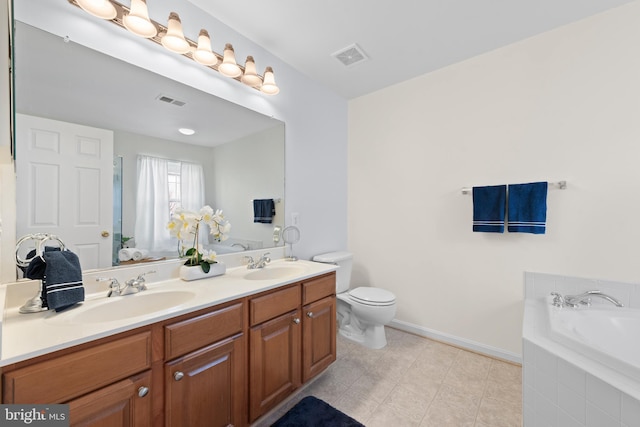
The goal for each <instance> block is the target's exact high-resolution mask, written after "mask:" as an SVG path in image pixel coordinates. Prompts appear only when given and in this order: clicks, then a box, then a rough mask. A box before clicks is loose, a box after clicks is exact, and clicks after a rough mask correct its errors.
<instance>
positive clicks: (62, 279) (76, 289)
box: [42, 251, 84, 311]
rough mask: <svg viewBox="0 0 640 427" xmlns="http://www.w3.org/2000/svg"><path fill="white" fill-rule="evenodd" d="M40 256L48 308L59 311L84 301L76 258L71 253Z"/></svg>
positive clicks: (78, 264)
mask: <svg viewBox="0 0 640 427" xmlns="http://www.w3.org/2000/svg"><path fill="white" fill-rule="evenodd" d="M42 256H43V257H44V261H45V263H46V267H45V279H44V282H43V284H44V289H45V292H46V297H47V305H48V307H49V308H52V309H54V310H55V311H61V310H64V309H65V308H67V307H70V306H72V305H74V304H76V303H78V302H82V301H84V287H83V286H82V269H81V268H80V260H79V259H78V256H77V255H76V254H74V253H73V252H71V251H50V252H47V251H45V253H44V254H43V255H42Z"/></svg>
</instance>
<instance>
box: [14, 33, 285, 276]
mask: <svg viewBox="0 0 640 427" xmlns="http://www.w3.org/2000/svg"><path fill="white" fill-rule="evenodd" d="M14 47H15V59H16V66H15V79H16V80H15V94H16V113H17V114H19V115H27V116H36V117H41V118H47V119H52V120H56V121H61V122H66V123H73V124H79V125H85V126H90V127H95V128H101V129H107V130H111V131H113V136H114V142H113V146H114V155H115V156H116V157H120V158H121V160H118V159H115V160H116V163H118V162H121V164H122V166H121V169H120V170H118V175H116V176H117V177H118V178H121V190H122V195H121V199H116V201H115V205H116V207H117V204H118V203H120V202H121V203H122V206H121V211H122V220H121V223H120V224H118V223H117V221H115V222H114V228H112V229H110V230H108V231H109V232H110V233H114V232H115V233H116V235H117V232H116V231H114V230H116V229H117V228H119V227H121V229H122V232H121V234H122V236H124V237H134V241H135V236H134V235H133V234H134V232H133V230H134V218H135V203H136V200H135V197H136V196H135V194H136V188H135V186H136V181H137V176H136V175H137V173H136V162H137V155H140V154H142V155H149V156H153V157H157V158H163V159H167V160H173V161H181V162H199V163H201V164H202V165H203V167H204V170H205V175H206V178H205V182H206V185H205V202H206V204H209V205H210V206H212V207H213V208H215V209H222V210H223V212H224V214H225V216H226V217H227V219H228V220H229V221H230V222H231V224H232V230H231V233H230V239H229V240H228V241H227V242H225V244H226V245H227V247H228V248H225V249H222V250H218V251H217V252H218V253H224V252H225V251H226V250H227V249H228V250H229V251H234V252H235V251H239V250H245V249H260V248H267V247H273V246H275V245H276V243H274V240H275V239H274V227H277V226H280V227H282V226H283V225H284V123H283V122H281V121H278V120H275V119H273V118H271V117H267V116H265V115H262V114H259V113H257V112H255V111H251V110H249V109H246V108H244V107H241V106H238V105H236V104H233V103H230V102H228V101H225V100H222V99H219V98H216V97H215V96H212V95H210V94H207V93H204V92H202V91H200V90H197V89H194V88H192V87H189V86H186V85H183V84H181V83H177V82H175V81H173V80H170V79H167V78H164V77H162V76H159V75H157V74H154V73H151V72H149V71H147V70H143V69H141V68H138V67H135V66H133V65H131V64H128V63H125V62H123V61H120V60H118V59H116V58H113V57H110V56H108V55H104V54H102V53H100V52H96V51H94V50H91V49H88V48H86V47H84V46H81V45H78V44H75V43H73V41H69V40H65V39H63V38H61V37H58V36H54V35H51V34H49V33H47V32H44V31H42V30H40V29H38V28H34V27H32V26H29V25H26V24H24V23H21V22H18V21H17V22H16V26H15V39H14ZM181 127H186V128H192V129H194V130H195V131H196V133H195V134H194V135H191V136H185V135H181V134H180V133H179V132H178V128H181ZM24 139H26V138H24V137H23V138H20V136H17V138H16V145H17V149H16V154H17V156H20V152H21V150H20V148H21V147H22V146H21V144H26V143H27V141H25V140H24ZM252 144H253V145H252ZM20 160H21V159H17V163H16V164H17V166H18V170H17V173H18V180H20V178H21V176H23V174H25V173H29V172H28V171H27V170H24V169H28V168H24V167H23V168H22V170H21V168H20V167H19V165H20ZM116 169H117V168H116ZM120 172H121V176H120V175H119V173H120ZM19 188H20V187H19ZM114 188H115V187H114ZM26 193H27V191H25V192H21V191H18V194H17V198H18V203H17V204H18V207H19V208H18V209H19V211H18V217H20V216H21V215H22V216H24V215H25V214H26V213H24V212H20V206H21V205H22V206H24V203H22V202H23V201H24V200H25V199H29V198H33V197H34V196H33V195H32V194H26ZM117 193H118V191H114V194H117ZM68 197H73V196H68ZM264 198H273V199H274V200H276V201H277V203H276V215H275V216H274V218H273V223H272V224H261V223H254V222H253V210H252V208H253V206H252V201H253V199H264ZM27 203H29V202H27ZM113 207H114V206H111V205H110V206H106V207H104V208H101V209H113ZM116 216H117V215H116ZM18 222H19V224H18V230H17V235H18V237H20V236H21V235H24V234H26V233H29V232H47V230H34V231H30V228H29V227H24V226H21V225H20V220H19V221H18ZM60 237H61V238H62V239H63V240H64V236H62V235H61V236H60ZM234 243H236V244H234ZM117 244H118V243H116V244H115V245H114V247H116V245H117ZM280 244H282V243H280ZM231 247H233V249H230V248H231ZM162 256H165V257H171V256H177V250H176V251H175V253H173V252H171V253H166V254H162ZM104 267H108V265H91V264H89V265H85V264H83V268H84V269H91V268H104Z"/></svg>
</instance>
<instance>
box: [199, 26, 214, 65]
mask: <svg viewBox="0 0 640 427" xmlns="http://www.w3.org/2000/svg"><path fill="white" fill-rule="evenodd" d="M193 59H194V60H195V61H196V62H198V63H200V64H202V65H216V64H217V63H218V57H217V56H216V54H215V53H213V52H212V51H211V38H210V37H209V32H208V31H207V30H205V29H202V30H200V34H199V35H198V47H197V48H196V50H195V52H193Z"/></svg>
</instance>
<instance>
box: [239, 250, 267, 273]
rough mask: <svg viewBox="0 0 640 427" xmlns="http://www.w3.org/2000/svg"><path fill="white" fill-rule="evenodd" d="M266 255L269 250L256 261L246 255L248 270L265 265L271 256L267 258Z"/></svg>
mask: <svg viewBox="0 0 640 427" xmlns="http://www.w3.org/2000/svg"><path fill="white" fill-rule="evenodd" d="M267 255H269V252H266V253H264V254H262V256H261V257H260V259H259V260H257V261H254V260H253V257H251V256H246V257H245V259H246V260H247V268H248V269H249V270H253V269H254V268H264V266H265V265H267V263H268V262H271V258H269V257H268V256H267Z"/></svg>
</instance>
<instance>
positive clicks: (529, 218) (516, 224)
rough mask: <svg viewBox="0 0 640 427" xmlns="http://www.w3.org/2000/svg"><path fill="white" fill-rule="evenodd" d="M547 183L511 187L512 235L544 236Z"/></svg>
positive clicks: (510, 223)
mask: <svg viewBox="0 0 640 427" xmlns="http://www.w3.org/2000/svg"><path fill="white" fill-rule="evenodd" d="M547 187H548V184H547V183H546V182H532V183H529V184H511V185H509V213H508V221H507V222H508V227H507V228H508V230H509V232H510V233H531V234H544V233H545V229H546V222H547Z"/></svg>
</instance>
